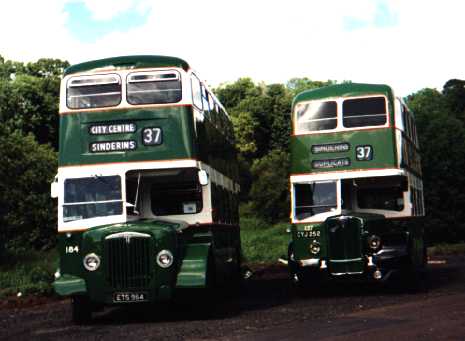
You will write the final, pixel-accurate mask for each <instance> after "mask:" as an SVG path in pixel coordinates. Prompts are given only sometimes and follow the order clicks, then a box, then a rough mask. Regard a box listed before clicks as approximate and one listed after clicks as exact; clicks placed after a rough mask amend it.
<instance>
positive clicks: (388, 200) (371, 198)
mask: <svg viewBox="0 0 465 341" xmlns="http://www.w3.org/2000/svg"><path fill="white" fill-rule="evenodd" d="M357 201H358V207H360V208H362V209H378V210H387V211H402V210H403V209H404V199H403V192H402V190H401V189H400V188H367V189H359V190H358V192H357Z"/></svg>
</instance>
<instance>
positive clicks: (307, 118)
mask: <svg viewBox="0 0 465 341" xmlns="http://www.w3.org/2000/svg"><path fill="white" fill-rule="evenodd" d="M295 112H296V133H304V132H309V131H318V130H329V129H335V128H336V126H337V103H336V101H326V102H319V101H314V102H308V103H300V104H297V106H296V110H295Z"/></svg>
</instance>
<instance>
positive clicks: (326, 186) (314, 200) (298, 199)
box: [294, 181, 337, 220]
mask: <svg viewBox="0 0 465 341" xmlns="http://www.w3.org/2000/svg"><path fill="white" fill-rule="evenodd" d="M294 202H295V217H296V219H297V220H303V219H306V218H309V217H311V216H313V215H315V214H319V213H324V212H330V211H332V210H335V209H337V191H336V182H335V181H328V182H314V183H306V184H295V185H294Z"/></svg>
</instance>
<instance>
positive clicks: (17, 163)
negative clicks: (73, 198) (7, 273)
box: [0, 126, 57, 260]
mask: <svg viewBox="0 0 465 341" xmlns="http://www.w3.org/2000/svg"><path fill="white" fill-rule="evenodd" d="M0 146H1V148H2V153H0V165H2V166H1V167H0V228H1V230H0V240H1V241H3V243H1V244H3V245H5V246H6V249H7V251H9V252H10V253H21V250H22V251H23V252H29V251H30V250H31V249H39V248H46V247H50V246H52V245H53V244H54V240H55V226H56V208H55V206H54V203H53V201H52V200H51V199H50V195H49V191H50V187H49V186H50V182H51V181H52V180H53V177H54V175H55V173H56V169H57V155H56V152H55V151H53V149H52V148H51V147H50V146H49V145H40V144H38V143H37V141H36V140H35V138H34V136H33V135H31V134H29V135H24V134H23V133H22V132H20V131H10V130H9V129H8V128H6V127H3V126H0ZM0 260H1V259H0Z"/></svg>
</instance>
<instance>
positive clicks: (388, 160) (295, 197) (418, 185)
mask: <svg viewBox="0 0 465 341" xmlns="http://www.w3.org/2000/svg"><path fill="white" fill-rule="evenodd" d="M292 123H293V134H292V137H291V175H290V185H291V198H292V200H291V201H292V207H291V222H292V242H291V243H290V245H289V267H290V272H291V276H292V279H293V280H294V281H299V282H308V283H318V281H319V280H320V279H321V277H322V276H325V277H346V278H347V277H351V276H352V277H357V276H358V277H365V278H371V279H374V280H383V279H387V278H389V277H390V276H391V274H393V273H396V272H397V273H401V274H405V276H408V277H411V276H412V275H417V274H419V273H420V272H421V271H422V269H424V267H425V262H426V253H425V250H426V248H425V245H424V240H423V229H422V227H421V226H420V225H419V224H413V223H412V219H415V218H416V217H420V216H423V215H424V204H423V185H422V179H421V167H420V156H419V146H418V139H417V134H416V129H415V122H414V117H413V115H412V113H411V112H410V111H409V109H408V108H407V106H406V105H405V103H404V102H403V101H402V100H401V99H400V98H397V97H395V95H394V93H393V91H392V89H391V88H390V87H389V86H386V85H374V84H355V83H347V84H338V85H332V86H328V87H324V88H319V89H315V90H309V91H304V92H302V93H300V94H299V95H297V97H296V98H295V99H294V102H293V107H292Z"/></svg>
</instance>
